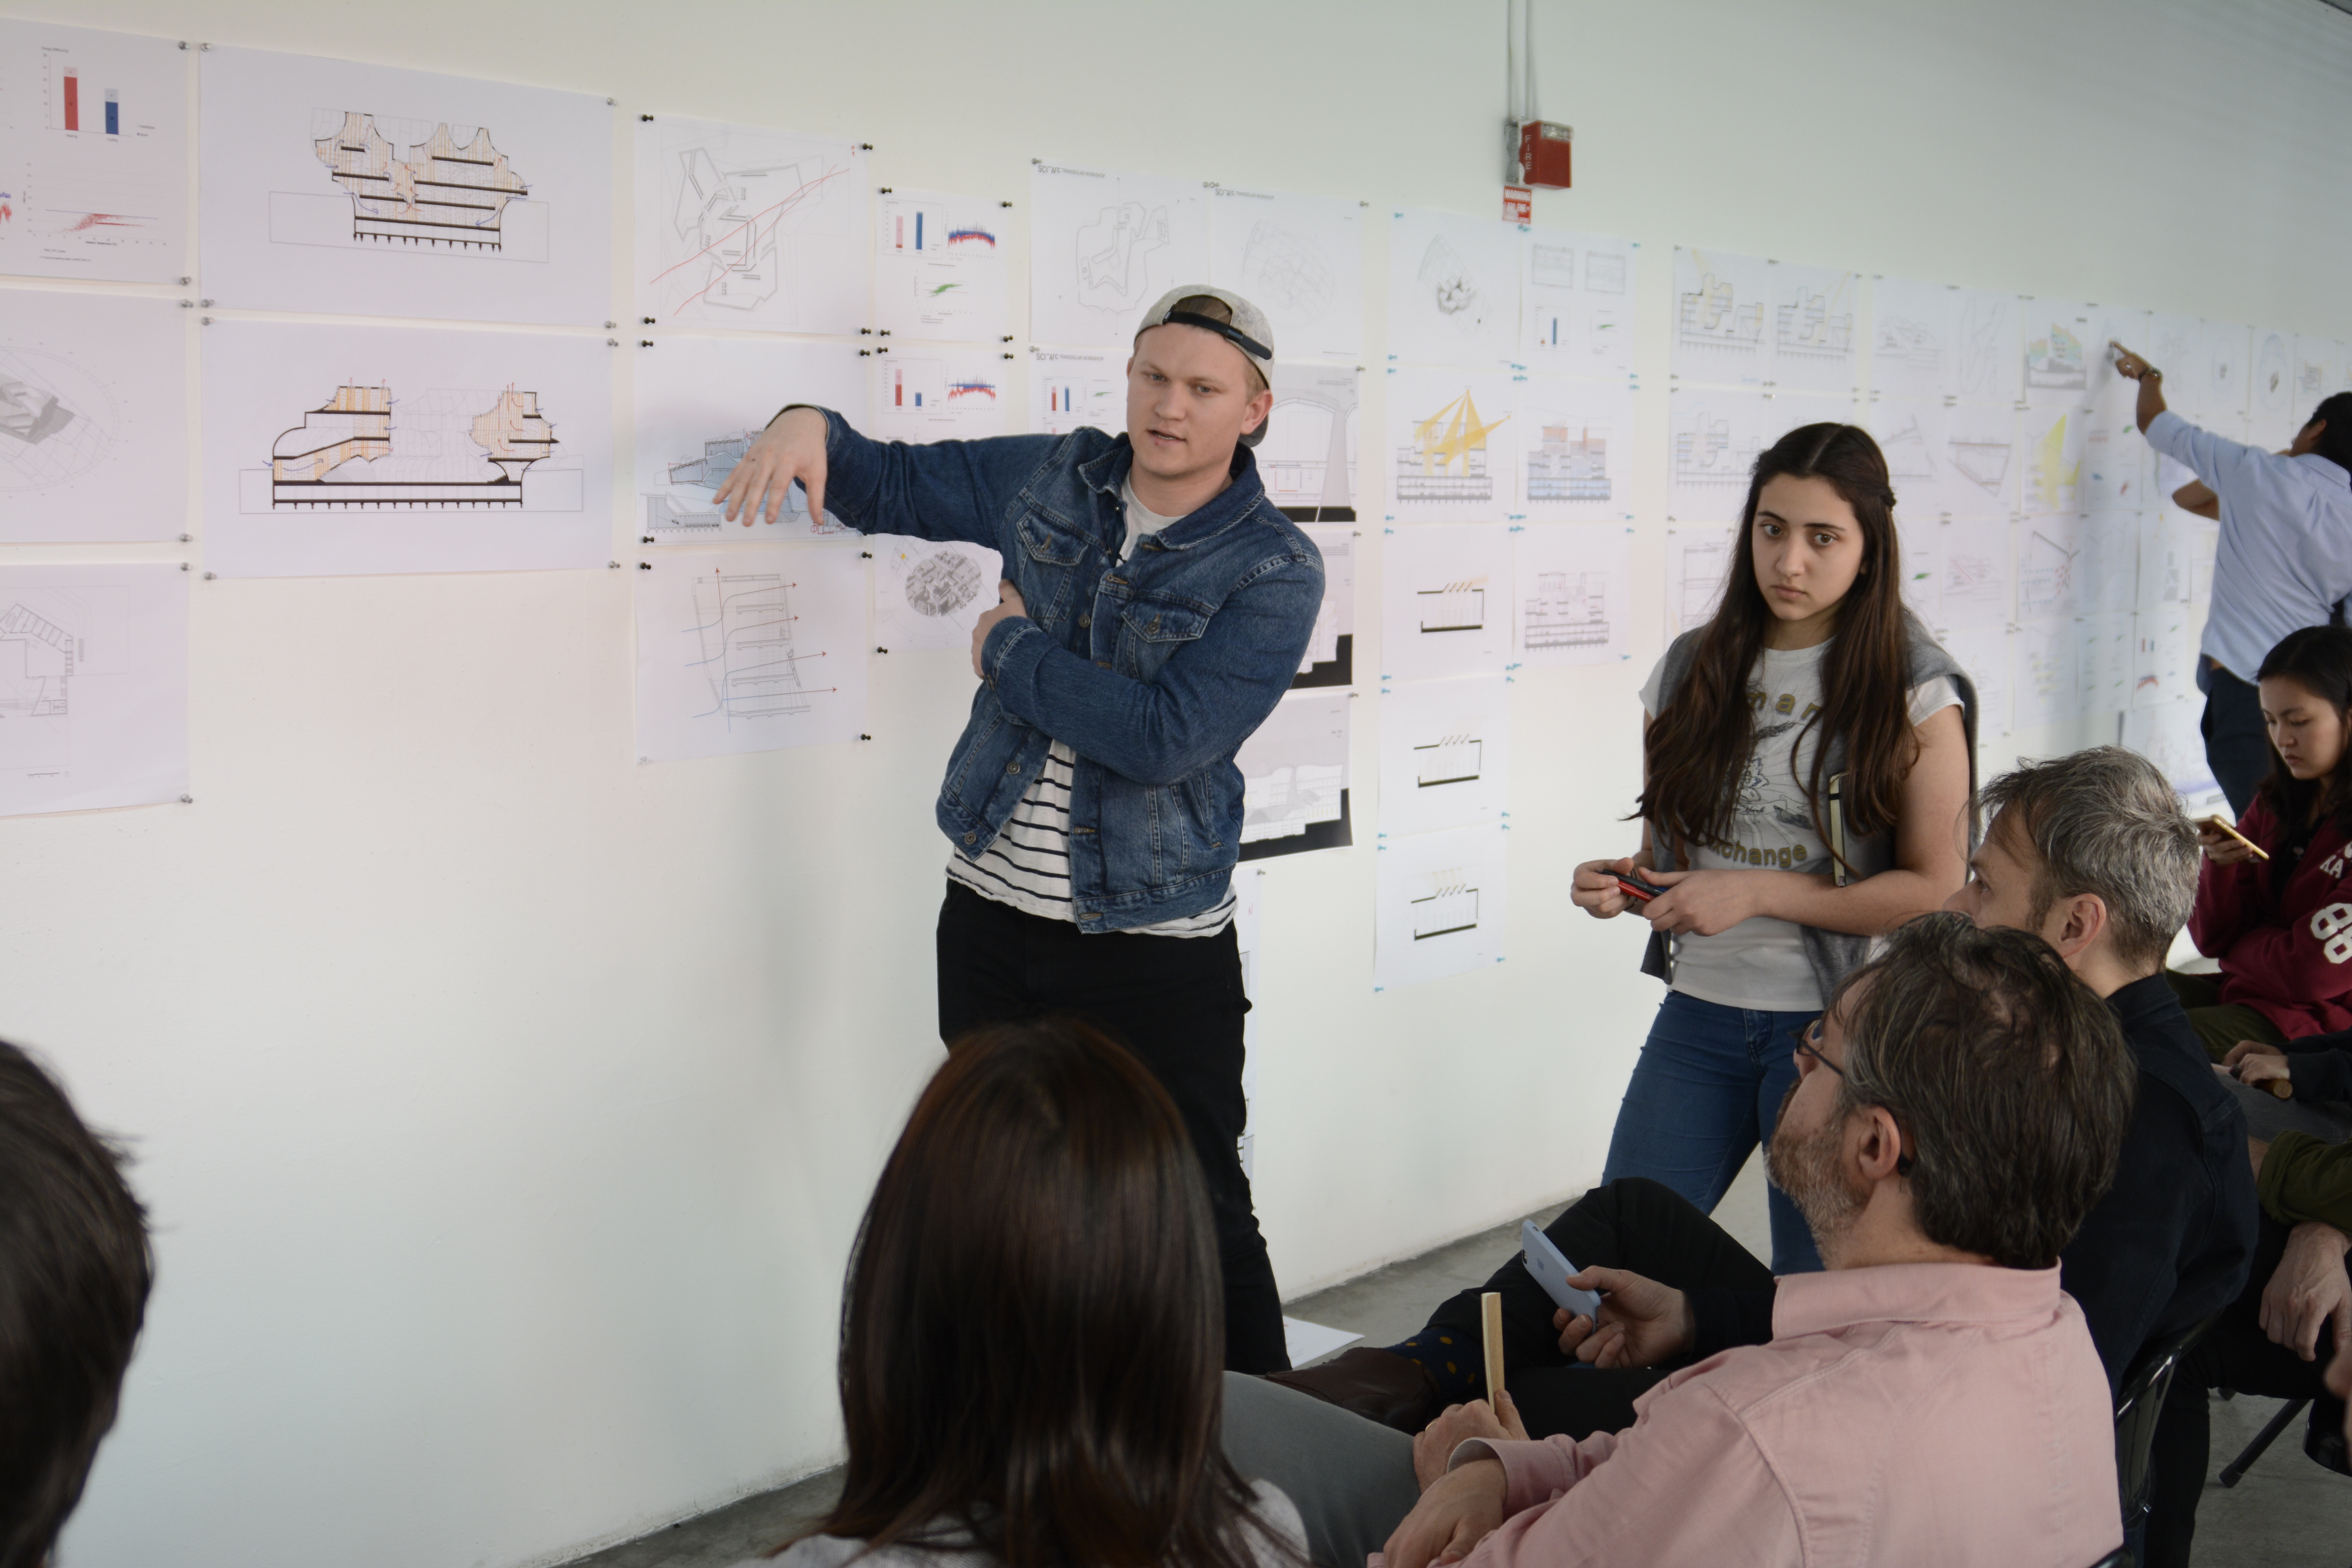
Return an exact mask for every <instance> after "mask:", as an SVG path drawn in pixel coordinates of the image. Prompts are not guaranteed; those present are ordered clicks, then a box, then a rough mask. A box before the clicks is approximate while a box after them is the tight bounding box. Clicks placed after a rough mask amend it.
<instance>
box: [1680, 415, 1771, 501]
mask: <svg viewBox="0 0 2352 1568" xmlns="http://www.w3.org/2000/svg"><path fill="white" fill-rule="evenodd" d="M1763 449H1764V395H1763V394H1762V393H1761V392H1759V391H1758V390H1756V389H1755V388H1752V387H1720V386H1687V385H1678V386H1676V387H1675V389H1674V390H1673V392H1672V394H1671V395H1669V396H1668V397H1667V399H1666V511H1667V514H1668V515H1669V516H1671V517H1674V518H1675V519H1677V520H1690V521H1733V520H1735V519H1737V518H1738V516H1739V513H1740V509H1741V508H1742V507H1743V506H1745V505H1746V504H1747V501H1748V479H1749V477H1750V476H1751V475H1752V474H1753V473H1754V471H1755V468H1756V458H1757V455H1758V454H1759V453H1760V452H1761V451H1763Z"/></svg>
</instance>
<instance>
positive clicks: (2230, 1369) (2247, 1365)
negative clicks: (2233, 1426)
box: [2141, 1214, 2344, 1568]
mask: <svg viewBox="0 0 2352 1568" xmlns="http://www.w3.org/2000/svg"><path fill="white" fill-rule="evenodd" d="M2286 1237H2287V1228H2286V1226H2283V1225H2281V1224H2279V1222H2278V1221H2276V1220H2274V1219H2273V1218H2272V1217H2271V1216H2270V1215H2267V1214H2265V1215H2263V1224H2262V1231H2261V1234H2260V1236H2259V1237H2258V1238H2257V1239H2256V1241H2255V1243H2254V1261H2253V1267H2252V1269H2251V1270H2250V1271H2249V1272H2248V1274H2247V1276H2246V1288H2245V1289H2243V1290H2242V1291H2240V1292H2239V1293H2238V1299H2237V1300H2234V1301H2232V1302H2231V1303H2230V1304H2229V1305H2228V1306H2227V1307H2224V1308H2222V1309H2221V1317H2220V1318H2219V1319H2218V1320H2217V1321H2215V1322H2214V1324H2213V1326H2212V1327H2211V1328H2210V1329H2208V1330H2207V1331H2205V1337H2204V1338H2203V1339H2200V1340H2199V1341H2198V1342H2196V1343H2195V1344H2193V1345H2191V1346H2190V1347H2189V1353H2188V1354H2187V1355H2185V1356H2183V1357H2182V1358H2181V1362H2180V1366H2179V1370H2178V1371H2176V1372H2175V1373H2173V1377H2172V1390H2171V1392H2170V1394H2168V1395H2167V1396H2166V1398H2165V1401H2164V1413H2163V1415H2161V1416H2160V1417H2158V1421H2157V1426H2156V1446H2155V1447H2154V1449H2153V1450H2152V1451H2151V1453H2150V1455H2149V1472H2150V1473H2149V1486H2148V1516H2147V1552H2146V1553H2145V1555H2144V1556H2143V1557H2142V1559H2141V1561H2142V1562H2143V1563H2145V1564H2147V1568H2187V1565H2188V1563H2189V1542H2190V1541H2191V1540H2192V1539H2193V1538H2194V1537H2195V1535H2196V1533H2197V1500H2198V1497H2199V1495H2200V1493H2202V1492H2203V1491H2204V1489H2205V1481H2206V1478H2207V1477H2208V1476H2209V1475H2210V1474H2211V1473H2212V1470H2211V1467H2212V1463H2213V1457H2212V1453H2211V1447H2212V1433H2213V1425H2212V1406H2211V1405H2210V1403H2209V1402H2208V1398H2207V1394H2206V1390H2208V1389H2210V1388H2232V1389H2236V1390H2238V1391H2239V1392H2240V1393H2242V1394H2264V1395H2266V1396H2268V1397H2270V1398H2273V1399H2314V1400H2316V1401H2317V1405H2318V1408H2317V1410H2316V1412H2315V1414H2314V1415H2312V1417H2311V1419H2313V1420H2315V1421H2325V1422H2332V1423H2334V1424H2335V1426H2336V1428H2337V1429H2339V1430H2340V1429H2341V1428H2342V1426H2343V1425H2344V1402H2343V1401H2342V1400H2339V1399H2336V1398H2334V1397H2333V1396H2331V1395H2330V1394H2328V1392H2327V1389H2326V1385H2325V1384H2322V1383H2321V1382H2320V1375H2321V1373H2325V1372H2326V1370H2327V1360H2328V1353H2329V1349H2330V1331H2329V1329H2328V1328H2323V1329H2321V1331H2320V1334H2319V1359H2318V1360H2317V1361H2305V1360H2304V1359H2303V1358H2302V1357H2301V1356H2299V1355H2297V1354H2295V1353H2294V1352H2293V1351H2291V1350H2289V1349H2287V1348H2286V1347H2285V1346H2284V1345H2274V1344H2273V1343H2271V1341H2270V1336H2269V1335H2267V1334H2265V1333H2263V1324H2262V1308H2263V1287H2264V1286H2266V1285H2268V1284H2269V1283H2270V1282H2271V1276H2272V1275H2273V1274H2274V1273H2276V1272H2277V1271H2278V1266H2279V1258H2281V1256H2282V1255H2284V1252H2285V1251H2286ZM2302 1446H2303V1444H2302V1441H2301V1439H2300V1438H2299V1437H2298V1436H2296V1435H2295V1434H2294V1433H2281V1434H2280V1435H2279V1442H2278V1447H2279V1448H2281V1449H2284V1448H2288V1447H2293V1448H2297V1449H2299V1448H2301V1447H2302ZM2273 1451H2274V1452H2275V1451H2276V1450H2273ZM2273 1462H2284V1461H2273ZM2292 1462H2293V1463H2296V1464H2302V1463H2305V1462H2306V1461H2305V1460H2304V1458H2302V1456H2301V1455H2300V1454H2297V1455H2296V1456H2295V1457H2294V1460H2293V1461H2292Z"/></svg>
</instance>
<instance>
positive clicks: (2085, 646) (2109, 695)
mask: <svg viewBox="0 0 2352 1568" xmlns="http://www.w3.org/2000/svg"><path fill="white" fill-rule="evenodd" d="M2074 636H2075V638H2076V642H2075V646H2076V647H2077V648H2078V649H2079V650H2080V652H2079V653H2078V654H2077V656H2076V661H2077V666H2078V678H2079V679H2080V680H2081V682H2082V693H2083V711H2084V713H2086V714H2091V713H2116V712H2120V711H2122V710H2124V709H2126V708H2128V707H2130V706H2131V705H2132V700H2131V698H2132V655H2133V652H2134V646H2133V638H2132V617H2131V612H2130V611H2128V610H2124V611H2105V612H2101V613H2100V614H2097V615H2090V616H2076V617H2075V618H2074Z"/></svg>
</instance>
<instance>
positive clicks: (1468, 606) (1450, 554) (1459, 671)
mask: <svg viewBox="0 0 2352 1568" xmlns="http://www.w3.org/2000/svg"><path fill="white" fill-rule="evenodd" d="M1381 547H1382V551H1381V552H1382V555H1383V556H1384V560H1383V561H1382V563H1381V674H1382V677H1383V679H1391V680H1431V679H1443V678H1444V677H1447V676H1454V675H1477V674H1482V673H1485V672H1486V671H1489V670H1494V671H1499V670H1500V669H1501V668H1503V665H1504V663H1505V661H1506V660H1507V659H1508V658H1510V648H1511V607H1510V590H1509V587H1508V584H1509V583H1510V580H1511V546H1510V536H1509V534H1508V533H1507V531H1506V530H1505V528H1504V526H1503V525H1502V524H1500V523H1455V524H1430V525H1423V526H1417V527H1399V528H1391V529H1390V530H1388V531H1386V533H1385V534H1384V535H1383V536H1382V540H1381Z"/></svg>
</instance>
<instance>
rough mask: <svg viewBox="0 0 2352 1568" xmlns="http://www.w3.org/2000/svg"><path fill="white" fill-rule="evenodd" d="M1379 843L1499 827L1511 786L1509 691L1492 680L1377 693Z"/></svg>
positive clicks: (1502, 681)
mask: <svg viewBox="0 0 2352 1568" xmlns="http://www.w3.org/2000/svg"><path fill="white" fill-rule="evenodd" d="M1380 731H1381V732H1380V752H1381V837H1383V838H1394V837H1397V836H1398V835H1399V834H1404V833H1431V832H1435V831H1436V830H1438V829H1440V828H1446V827H1469V826H1474V825H1475V824H1478V823H1482V822H1500V821H1501V820H1502V819H1503V818H1504V817H1505V816H1507V815H1508V810H1507V807H1508V805H1509V801H1510V783H1511V687H1510V681H1509V679H1508V678H1507V677H1505V676H1503V675H1500V674H1496V675H1471V676H1464V677H1462V678H1461V679H1455V680H1415V681H1405V682H1400V683H1398V684H1396V685H1392V686H1383V687H1382V688H1381V724H1380Z"/></svg>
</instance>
